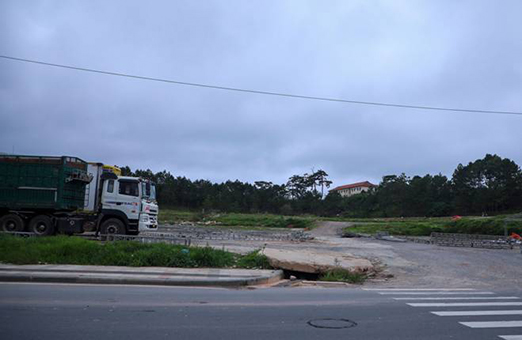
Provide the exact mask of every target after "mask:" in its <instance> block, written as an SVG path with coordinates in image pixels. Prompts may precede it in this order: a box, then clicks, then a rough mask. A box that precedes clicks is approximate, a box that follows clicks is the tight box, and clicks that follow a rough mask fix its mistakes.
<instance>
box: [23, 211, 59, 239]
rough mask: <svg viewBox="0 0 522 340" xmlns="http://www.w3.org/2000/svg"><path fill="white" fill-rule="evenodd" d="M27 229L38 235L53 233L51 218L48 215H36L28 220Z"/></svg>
mask: <svg viewBox="0 0 522 340" xmlns="http://www.w3.org/2000/svg"><path fill="white" fill-rule="evenodd" d="M29 231H30V232H32V233H35V234H36V235H39V236H49V235H52V234H54V224H53V220H51V218H50V217H49V216H45V215H38V216H36V217H34V218H33V219H32V220H31V222H29Z"/></svg>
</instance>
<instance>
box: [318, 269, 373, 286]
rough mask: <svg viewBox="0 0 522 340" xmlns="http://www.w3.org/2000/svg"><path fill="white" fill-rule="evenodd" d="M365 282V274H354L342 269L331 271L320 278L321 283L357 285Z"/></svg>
mask: <svg viewBox="0 0 522 340" xmlns="http://www.w3.org/2000/svg"><path fill="white" fill-rule="evenodd" d="M365 280H366V275H365V274H361V273H352V272H350V271H348V270H344V269H341V268H338V269H333V270H330V271H328V272H326V273H325V274H323V275H321V276H320V277H319V281H331V282H346V283H355V284H362V283H363V282H364V281H365Z"/></svg>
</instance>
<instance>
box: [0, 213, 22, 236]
mask: <svg viewBox="0 0 522 340" xmlns="http://www.w3.org/2000/svg"><path fill="white" fill-rule="evenodd" d="M0 230H1V231H7V232H14V231H24V220H22V218H21V217H20V216H18V215H15V214H9V215H5V216H4V217H2V218H0Z"/></svg>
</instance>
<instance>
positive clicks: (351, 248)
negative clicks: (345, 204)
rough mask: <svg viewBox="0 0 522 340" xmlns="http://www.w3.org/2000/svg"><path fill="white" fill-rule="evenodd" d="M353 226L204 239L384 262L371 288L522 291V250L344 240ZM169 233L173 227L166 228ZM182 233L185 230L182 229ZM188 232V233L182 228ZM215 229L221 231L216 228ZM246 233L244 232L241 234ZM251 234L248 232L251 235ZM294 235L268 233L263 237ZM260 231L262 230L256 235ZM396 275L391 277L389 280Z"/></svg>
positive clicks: (237, 248) (242, 249)
mask: <svg viewBox="0 0 522 340" xmlns="http://www.w3.org/2000/svg"><path fill="white" fill-rule="evenodd" d="M349 226H350V223H347V222H322V223H321V224H320V225H319V227H317V228H315V229H313V230H312V231H310V232H309V233H310V234H311V235H312V236H313V237H314V239H313V240H311V241H306V242H285V241H270V240H262V241H255V240H254V241H246V240H206V241H205V240H203V241H198V242H199V244H201V243H205V244H209V245H210V246H213V247H220V248H225V249H227V250H230V251H233V252H238V253H247V252H249V251H252V250H255V249H260V248H263V247H266V248H270V247H274V248H277V249H293V250H299V249H303V250H307V251H314V252H317V253H321V252H329V253H330V252H338V253H339V254H340V255H342V254H350V255H354V256H357V257H363V258H367V259H369V260H371V261H372V262H373V263H375V264H379V265H380V266H381V267H382V269H383V271H382V273H381V275H379V276H378V277H377V278H376V279H373V280H369V281H367V283H366V285H369V286H387V287H436V288H444V287H449V288H453V287H473V288H479V289H497V290H499V289H501V290H502V289H506V290H508V289H511V290H512V289H516V290H522V254H521V250H520V248H516V249H513V250H506V249H477V248H460V247H441V246H436V245H431V244H419V243H411V242H404V243H398V242H389V241H382V240H375V239H369V238H341V237H340V235H341V230H342V229H343V228H345V227H349ZM161 230H162V231H163V232H168V230H169V228H162V229H161ZM177 230H179V229H177ZM181 230H182V229H181ZM214 230H215V229H214ZM239 232H241V231H239ZM245 232H248V231H245ZM285 232H286V233H289V232H290V231H281V230H267V231H263V232H261V234H260V235H263V234H265V235H270V234H271V233H272V234H274V233H275V234H277V235H279V234H281V233H285ZM256 233H259V231H256ZM388 275H390V276H393V277H391V278H386V276H388Z"/></svg>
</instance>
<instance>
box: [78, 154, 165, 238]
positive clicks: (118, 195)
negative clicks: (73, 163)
mask: <svg viewBox="0 0 522 340" xmlns="http://www.w3.org/2000/svg"><path fill="white" fill-rule="evenodd" d="M88 172H89V173H90V174H92V175H93V181H92V182H91V184H90V185H89V186H88V188H87V192H88V193H87V194H86V200H85V202H86V206H85V210H87V211H93V212H99V213H100V218H99V220H98V228H97V230H98V231H99V232H100V233H101V234H102V235H104V234H130V235H137V234H139V233H140V232H143V231H150V230H157V229H158V204H157V202H156V186H155V184H154V183H153V182H151V181H150V180H147V179H143V178H138V177H129V176H119V174H117V171H111V170H107V167H105V168H104V167H103V165H101V164H99V163H90V164H89V169H88ZM115 172H116V173H115Z"/></svg>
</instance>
